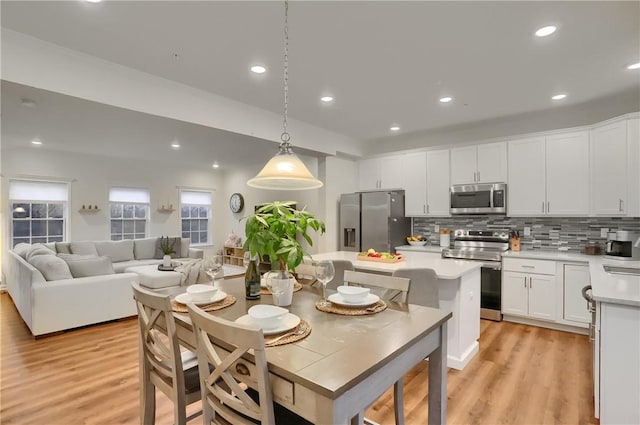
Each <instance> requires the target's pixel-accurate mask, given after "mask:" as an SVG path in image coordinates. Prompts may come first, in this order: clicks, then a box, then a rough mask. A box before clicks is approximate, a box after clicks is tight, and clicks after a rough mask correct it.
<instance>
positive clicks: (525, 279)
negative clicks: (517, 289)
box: [524, 276, 527, 288]
mask: <svg viewBox="0 0 640 425" xmlns="http://www.w3.org/2000/svg"><path fill="white" fill-rule="evenodd" d="M524 287H525V288H526V287H527V277H526V276H525V277H524Z"/></svg>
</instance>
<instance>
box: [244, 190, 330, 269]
mask: <svg viewBox="0 0 640 425" xmlns="http://www.w3.org/2000/svg"><path fill="white" fill-rule="evenodd" d="M294 205H295V202H293V201H285V202H280V201H275V202H271V203H268V204H264V205H262V206H260V207H259V208H258V209H257V210H256V212H255V213H254V214H252V215H250V216H248V217H245V218H246V220H247V222H246V225H245V233H246V240H245V242H244V247H243V248H244V249H245V250H246V251H249V252H251V255H252V256H253V255H258V256H260V258H263V257H264V256H265V255H266V256H268V257H269V260H270V261H271V264H272V268H273V265H274V264H276V265H277V267H278V269H279V270H281V271H286V270H287V269H288V270H295V268H296V267H297V266H298V265H299V264H300V263H301V262H302V260H303V258H304V256H305V255H306V253H305V252H304V250H303V249H302V246H301V245H300V242H299V241H298V240H297V236H298V235H300V236H302V238H303V239H304V240H305V241H307V243H308V244H309V245H313V240H312V239H311V237H310V236H309V234H308V231H309V229H312V230H314V231H316V232H320V234H323V233H324V232H325V225H324V223H323V222H322V221H321V220H318V219H317V218H315V216H314V215H313V214H312V213H310V212H308V211H306V209H305V208H303V209H302V210H297V209H295V208H294Z"/></svg>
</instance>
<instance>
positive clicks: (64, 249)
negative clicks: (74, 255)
mask: <svg viewBox="0 0 640 425" xmlns="http://www.w3.org/2000/svg"><path fill="white" fill-rule="evenodd" d="M56 252H57V253H58V254H71V244H70V243H69V242H56Z"/></svg>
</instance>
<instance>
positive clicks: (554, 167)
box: [546, 131, 589, 215]
mask: <svg viewBox="0 0 640 425" xmlns="http://www.w3.org/2000/svg"><path fill="white" fill-rule="evenodd" d="M546 142H547V143H546V150H547V151H546V163H547V182H546V183H547V214H554V215H587V214H588V213H589V133H588V132H587V131H578V132H573V133H565V134H558V135H553V136H547V140H546Z"/></svg>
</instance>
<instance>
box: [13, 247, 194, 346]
mask: <svg viewBox="0 0 640 425" xmlns="http://www.w3.org/2000/svg"><path fill="white" fill-rule="evenodd" d="M158 239H159V238H146V239H138V240H135V241H118V242H112V241H97V242H75V243H74V242H71V243H49V244H44V245H42V244H34V245H29V246H20V249H18V247H19V246H16V248H15V250H11V251H9V252H6V253H5V256H4V257H5V258H4V259H3V272H4V274H5V281H6V285H7V290H8V292H9V294H10V295H11V298H12V299H13V302H14V304H15V305H16V307H17V309H18V312H19V313H20V315H21V316H22V319H23V320H24V322H25V323H26V325H27V326H28V327H29V329H30V330H31V333H32V334H33V335H34V336H38V335H44V334H48V333H52V332H57V331H61V330H65V329H71V328H76V327H79V326H85V325H91V324H95V323H100V322H105V321H109V320H114V319H119V318H122V317H128V316H133V315H135V314H136V309H135V304H134V302H133V298H132V290H131V282H138V275H137V274H135V273H124V270H125V269H127V268H129V267H134V266H136V265H146V264H160V263H161V262H162V259H161V258H153V257H157V256H158V253H157V251H156V250H157V240H158ZM23 245H26V244H23ZM36 247H37V248H38V249H39V250H40V252H41V253H42V252H43V247H46V248H48V250H51V252H50V253H49V252H46V255H52V256H54V257H56V256H57V257H58V258H65V261H69V262H68V265H69V266H70V265H71V264H72V263H71V261H80V262H83V261H85V262H86V263H87V264H89V266H88V267H85V270H81V269H79V268H77V267H75V268H74V267H70V270H72V271H74V273H75V274H74V275H75V276H80V275H86V274H95V275H92V276H87V277H72V276H70V275H69V276H66V277H65V276H64V275H65V274H66V273H67V272H66V271H65V272H64V273H57V275H56V273H52V272H50V271H48V270H46V269H45V270H43V266H42V265H41V264H39V263H37V262H35V261H33V258H32V257H31V258H29V255H28V254H29V252H31V251H32V250H34V249H35V248H36ZM129 248H131V252H129ZM93 250H95V252H96V253H97V255H96V253H94V252H93ZM176 251H178V250H176ZM180 253H181V254H182V255H181V257H182V258H181V259H186V258H202V257H203V251H202V250H200V249H194V248H190V247H189V239H182V240H181V243H180ZM69 254H71V255H69ZM105 257H107V258H105ZM42 258H43V257H41V259H42ZM44 258H49V259H50V261H59V260H55V259H51V257H44ZM179 259H180V258H179ZM95 261H98V262H99V263H100V267H98V268H97V270H94V271H93V272H95V273H92V271H91V270H89V271H87V270H86V269H87V268H89V269H90V268H91V267H93V266H92V265H91V263H92V262H95ZM32 262H33V263H35V264H37V265H38V266H39V267H40V270H39V269H38V268H37V267H35V266H34V265H33V264H31V263H32ZM105 264H106V266H107V267H106V269H105ZM78 270H80V271H78ZM43 272H44V274H43ZM102 272H105V274H100V273H102ZM45 275H46V276H48V277H49V280H47V279H46V278H45ZM60 276H62V277H65V278H62V279H58V278H56V277H60Z"/></svg>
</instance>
